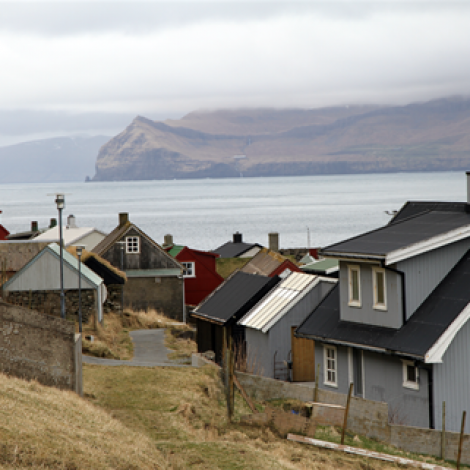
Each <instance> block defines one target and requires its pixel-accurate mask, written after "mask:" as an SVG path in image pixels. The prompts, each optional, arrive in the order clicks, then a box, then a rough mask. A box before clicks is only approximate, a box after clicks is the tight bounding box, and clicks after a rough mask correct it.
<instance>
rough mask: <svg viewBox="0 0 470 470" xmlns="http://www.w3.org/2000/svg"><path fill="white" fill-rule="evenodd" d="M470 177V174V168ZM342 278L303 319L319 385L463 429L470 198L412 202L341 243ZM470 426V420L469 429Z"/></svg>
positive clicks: (421, 421)
mask: <svg viewBox="0 0 470 470" xmlns="http://www.w3.org/2000/svg"><path fill="white" fill-rule="evenodd" d="M467 178H468V176H467ZM322 255H323V256H324V257H330V258H336V259H338V260H339V266H340V274H339V283H338V285H337V286H336V287H335V288H334V289H332V290H331V292H330V293H329V294H328V296H327V297H325V299H324V300H323V301H322V302H321V303H320V305H319V306H318V307H317V308H316V309H315V310H314V311H313V312H312V314H311V315H310V316H309V317H308V318H307V319H306V321H305V322H304V323H303V324H302V325H301V326H300V327H299V328H298V329H297V331H296V336H298V337H300V338H310V339H313V340H315V361H316V363H317V364H319V365H320V367H321V380H320V383H319V386H320V387H321V388H323V389H328V390H332V391H337V392H340V393H347V390H348V387H349V383H350V382H353V383H354V394H355V395H356V396H359V397H364V398H367V399H370V400H377V401H384V402H387V403H388V405H389V412H390V419H391V421H394V422H398V423H403V424H408V425H412V426H420V427H429V428H436V429H440V428H441V410H442V408H441V406H442V403H443V401H445V402H446V416H447V422H446V428H447V429H448V430H453V431H457V430H459V429H460V423H461V416H462V411H463V410H468V408H469V404H470V368H469V367H468V362H469V358H470V324H469V323H468V322H467V320H468V318H469V317H470V288H469V286H470V202H468V203H439V202H408V203H407V204H405V205H404V206H403V208H402V209H401V210H400V211H399V212H398V214H397V215H396V216H395V217H394V218H393V219H392V220H391V222H390V223H389V224H388V225H386V226H385V227H382V228H380V229H378V230H374V231H372V232H368V233H365V234H363V235H360V236H358V237H354V238H351V239H349V240H346V241H343V242H340V243H337V244H334V245H331V246H329V247H327V248H325V249H324V250H322ZM469 428H470V426H468V425H467V429H469Z"/></svg>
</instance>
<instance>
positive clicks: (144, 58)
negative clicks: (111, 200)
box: [0, 0, 470, 145]
mask: <svg viewBox="0 0 470 470" xmlns="http://www.w3.org/2000/svg"><path fill="white" fill-rule="evenodd" d="M469 58H470V0H465V1H463V0H462V1H460V2H455V1H454V2H452V1H429V0H421V1H403V2H398V1H389V2H385V1H380V0H375V1H372V2H356V1H351V0H344V1H331V0H328V1H325V2H313V1H307V0H305V1H301V2H288V3H287V2H284V3H282V2H271V1H259V2H254V1H237V2H228V1H223V0H219V1H214V2H199V1H186V2H181V1H175V0H172V1H171V2H170V1H168V2H159V1H147V2H135V1H132V2H131V1H127V2H115V1H96V0H93V1H83V0H81V1H80V2H68V1H66V0H62V1H50V2H42V1H29V2H23V1H21V0H14V1H11V2H5V1H1V0H0V63H1V73H0V84H1V86H0V145H6V144H7V143H13V142H14V141H20V140H25V139H26V137H28V136H47V135H65V134H70V133H77V132H82V133H85V132H87V133H92V134H93V133H94V134H96V133H107V135H112V134H113V135H114V134H115V133H117V132H119V131H121V130H122V129H123V128H124V127H125V126H126V125H127V124H128V123H129V122H130V120H131V119H132V118H133V117H134V116H136V115H143V116H146V117H149V118H151V119H165V118H167V117H172V118H174V117H179V116H182V115H184V114H186V113H188V112H190V111H193V110H196V109H214V108H225V107H231V108H234V107H258V106H263V107H304V108H313V107H321V106H330V105H344V104H354V103H379V104H381V103H387V104H406V103H409V102H413V101H423V100H428V99H433V98H438V97H444V96H449V95H465V96H469V95H470V59H469ZM32 111H34V112H33V113H32Z"/></svg>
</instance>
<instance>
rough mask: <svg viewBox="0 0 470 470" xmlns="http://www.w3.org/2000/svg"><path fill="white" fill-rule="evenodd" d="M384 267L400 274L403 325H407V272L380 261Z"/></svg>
mask: <svg viewBox="0 0 470 470" xmlns="http://www.w3.org/2000/svg"><path fill="white" fill-rule="evenodd" d="M380 264H381V266H382V268H384V269H385V270H387V271H391V272H393V273H396V274H398V275H399V276H400V278H401V294H402V295H401V299H402V312H403V319H402V321H403V325H406V322H407V319H406V289H405V273H404V272H403V271H399V270H398V269H395V268H391V267H390V266H385V264H384V262H383V261H381V262H380Z"/></svg>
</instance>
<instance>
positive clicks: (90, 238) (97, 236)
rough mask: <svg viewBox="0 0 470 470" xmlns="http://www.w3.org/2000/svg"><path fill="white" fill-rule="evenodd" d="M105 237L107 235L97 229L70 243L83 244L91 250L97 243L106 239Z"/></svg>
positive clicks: (86, 248)
mask: <svg viewBox="0 0 470 470" xmlns="http://www.w3.org/2000/svg"><path fill="white" fill-rule="evenodd" d="M104 238H105V235H102V234H101V233H98V232H96V231H95V232H92V233H90V234H89V235H86V236H84V237H83V238H80V240H77V241H75V242H74V243H71V244H69V245H83V246H84V247H85V250H88V251H91V250H93V248H94V247H95V246H96V245H98V243H100V242H101V241H102V240H104ZM67 246H68V245H67Z"/></svg>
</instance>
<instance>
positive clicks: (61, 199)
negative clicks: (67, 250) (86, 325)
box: [55, 194, 65, 319]
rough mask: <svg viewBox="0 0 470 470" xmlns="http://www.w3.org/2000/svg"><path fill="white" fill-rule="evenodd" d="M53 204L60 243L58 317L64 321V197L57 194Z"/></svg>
mask: <svg viewBox="0 0 470 470" xmlns="http://www.w3.org/2000/svg"><path fill="white" fill-rule="evenodd" d="M55 203H56V204H57V210H58V211H59V242H60V317H61V318H63V319H65V296H64V238H63V234H62V211H63V210H64V208H65V196H64V195H63V194H57V195H56V199H55Z"/></svg>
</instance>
